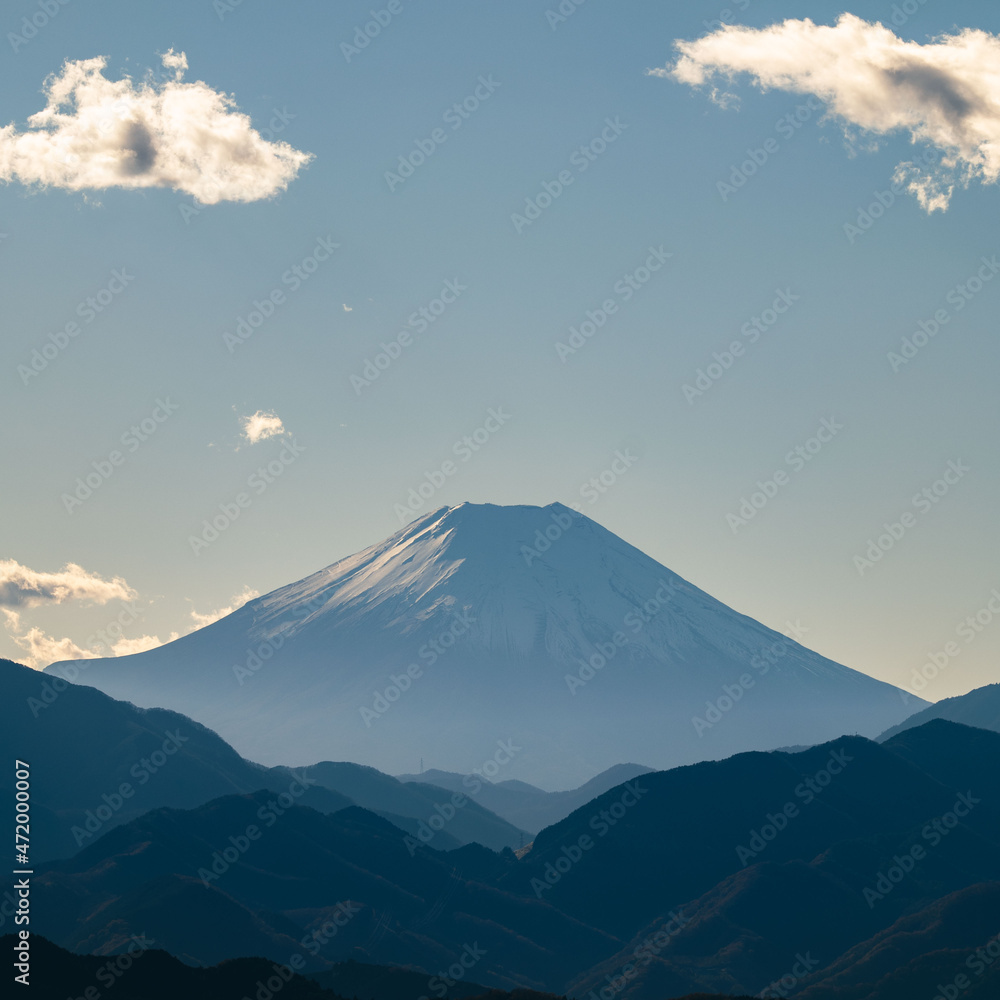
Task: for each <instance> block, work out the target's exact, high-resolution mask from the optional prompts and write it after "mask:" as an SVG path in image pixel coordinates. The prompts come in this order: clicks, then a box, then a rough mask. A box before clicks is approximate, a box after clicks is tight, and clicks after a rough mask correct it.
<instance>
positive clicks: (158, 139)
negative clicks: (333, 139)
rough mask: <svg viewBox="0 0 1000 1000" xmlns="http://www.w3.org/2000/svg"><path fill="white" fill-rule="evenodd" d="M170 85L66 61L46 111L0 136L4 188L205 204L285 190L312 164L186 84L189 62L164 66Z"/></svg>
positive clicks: (231, 106) (204, 88) (101, 63)
mask: <svg viewBox="0 0 1000 1000" xmlns="http://www.w3.org/2000/svg"><path fill="white" fill-rule="evenodd" d="M161 58H162V61H163V65H164V68H165V69H166V70H167V71H169V75H168V78H167V79H165V80H162V81H154V80H153V79H151V78H150V79H146V80H144V81H142V82H141V83H136V82H134V81H133V80H132V79H131V78H130V77H128V76H124V77H123V78H122V79H120V80H110V79H108V78H107V77H106V76H105V75H104V70H105V68H106V66H107V58H106V57H104V56H98V57H97V58H94V59H81V60H77V61H67V62H65V63H64V64H63V67H62V69H61V70H60V71H59V72H58V73H54V74H53V75H52V76H50V77H49V78H48V79H47V80H46V81H45V88H44V92H45V95H46V106H45V108H44V109H43V110H41V111H39V112H37V113H36V114H34V115H32V116H31V117H30V118H29V119H28V125H29V126H30V128H29V129H28V130H26V131H22V132H19V131H18V130H17V128H16V127H15V126H14V125H13V124H11V125H8V126H6V127H5V128H2V129H0V180H3V181H5V182H12V181H19V182H20V183H21V184H25V185H29V186H39V187H43V188H44V187H56V188H64V189H66V190H69V191H85V190H103V189H106V188H115V187H118V188H150V187H169V188H173V189H175V190H177V191H183V192H185V193H186V194H189V195H192V196H193V197H194V198H196V199H197V200H198V201H200V202H202V203H203V204H215V203H217V202H220V201H239V202H250V201H258V200H260V199H263V198H269V197H271V196H273V195H275V194H277V193H278V192H279V191H282V190H284V189H285V188H286V187H287V186H288V184H289V183H290V182H291V181H292V180H294V178H295V177H296V176H297V174H298V172H299V171H300V170H301V169H302V168H303V167H304V166H305V165H306V164H307V163H308V162H309V161H310V160H311V159H312V155H311V154H309V153H303V152H300V151H299V150H296V149H293V148H292V147H291V146H290V145H288V143H285V142H268V141H267V140H265V139H264V138H263V137H262V136H261V135H260V133H259V132H257V131H256V130H255V129H254V128H253V127H252V124H251V121H250V118H249V117H248V116H247V115H245V114H242V113H241V112H239V111H237V110H236V104H235V101H234V99H233V98H232V97H231V96H229V95H228V94H224V93H221V92H220V91H217V90H213V89H212V88H211V87H209V86H208V84H206V83H204V82H202V81H198V82H196V83H185V82H184V80H183V76H184V73H185V71H186V70H187V57H186V56H185V55H184V53H183V52H177V53H175V52H174V51H173V50H172V49H171V50H170V51H169V52H167V53H166V54H165V55H164V56H162V57H161Z"/></svg>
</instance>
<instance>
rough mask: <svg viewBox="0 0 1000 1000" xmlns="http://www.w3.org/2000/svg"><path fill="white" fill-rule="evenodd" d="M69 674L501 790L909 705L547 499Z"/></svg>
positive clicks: (261, 740) (476, 513) (286, 741)
mask: <svg viewBox="0 0 1000 1000" xmlns="http://www.w3.org/2000/svg"><path fill="white" fill-rule="evenodd" d="M77 666H78V667H79V666H82V664H79V663H78V664H77ZM58 668H59V665H58V664H53V665H52V666H51V667H49V668H48V670H49V671H53V670H58ZM80 682H81V683H84V684H90V685H93V686H95V687H98V688H100V689H101V690H104V691H106V692H107V693H108V694H110V695H112V696H113V697H116V698H124V699H128V700H130V701H133V702H136V703H137V704H141V705H158V706H164V707H169V708H172V709H175V710H177V711H182V712H185V713H187V714H189V715H191V716H193V717H194V718H196V719H198V720H199V721H201V722H203V723H205V724H206V725H208V726H210V727H212V728H213V729H215V730H216V731H217V732H219V733H220V734H221V735H222V736H223V737H224V738H225V739H227V740H229V741H230V742H231V743H233V744H234V745H235V746H236V747H237V748H238V749H239V750H240V751H241V752H242V753H244V754H246V755H247V756H250V757H252V758H254V759H258V760H262V761H264V762H267V763H276V762H279V761H280V762H283V763H290V764H305V763H309V762H312V761H315V760H320V759H334V760H337V759H342V760H353V761H357V762H360V763H365V764H370V765H372V766H375V767H378V768H380V769H381V770H386V771H390V772H392V771H396V772H399V771H406V770H414V769H415V765H416V764H417V761H418V760H419V758H421V757H423V758H425V760H426V762H427V764H428V765H429V766H432V767H437V768H441V769H443V770H452V771H460V772H463V773H465V772H468V771H471V770H473V769H474V768H476V767H481V766H483V765H484V764H485V763H486V762H488V761H490V760H494V758H495V757H496V758H497V760H498V761H499V757H498V756H497V755H499V756H502V757H504V758H505V759H504V760H503V761H502V765H501V764H500V763H497V764H495V765H493V766H494V767H501V773H499V777H498V780H503V779H507V778H514V777H517V778H521V779H524V780H527V781H532V782H535V783H537V784H541V785H543V786H545V787H552V788H563V787H571V786H573V785H574V784H579V783H581V782H583V781H585V780H587V779H589V778H590V777H592V776H593V775H594V774H595V773H597V772H599V771H601V770H604V769H605V768H607V767H610V766H612V765H614V764H616V763H619V762H621V761H623V760H642V761H644V762H647V763H649V764H650V765H651V766H653V767H661V768H663V767H668V766H673V765H675V764H679V763H688V762H691V761H695V760H700V759H704V758H707V757H721V756H726V755H728V754H731V753H735V752H738V751H741V750H746V749H770V748H771V747H773V746H777V745H781V744H789V743H814V742H817V741H821V740H825V739H830V738H833V737H835V736H837V735H840V734H841V733H843V732H852V733H853V732H860V733H862V734H864V735H870V736H874V735H875V734H877V733H879V732H881V731H882V730H884V729H885V728H887V727H888V726H890V725H894V724H895V723H897V722H899V721H901V720H902V719H903V718H905V717H906V716H908V715H910V714H912V713H913V712H914V711H916V710H919V709H920V708H921V707H923V703H921V702H920V701H919V699H915V698H913V697H912V696H908V695H907V696H905V697H904V696H903V693H902V692H900V691H899V690H898V689H896V688H893V687H892V686H890V685H887V684H884V683H882V682H879V681H876V680H874V679H873V678H871V677H868V676H866V675H864V674H861V673H858V672H857V671H854V670H851V669H849V668H847V667H845V666H842V665H840V664H838V663H834V662H833V661H831V660H828V659H826V658H824V657H822V656H819V655H818V654H816V653H813V652H811V651H810V650H807V649H805V648H804V647H802V646H800V645H798V644H797V643H795V642H793V641H792V640H790V639H787V638H785V637H784V636H781V635H779V634H778V633H776V632H774V631H772V630H770V629H768V628H766V627H765V626H763V625H761V624H760V623H759V622H756V621H754V620H753V619H751V618H747V617H746V616H744V615H741V614H738V613H737V612H735V611H733V610H732V609H730V608H728V607H726V606H725V605H724V604H721V603H720V602H719V601H716V600H715V599H713V598H712V597H710V596H709V595H708V594H706V593H704V592H703V591H701V590H699V589H698V588H697V587H694V586H692V585H691V584H690V583H688V582H686V581H684V580H682V579H681V578H679V577H677V576H676V575H675V574H673V573H671V572H670V571H669V570H668V569H666V568H665V567H664V566H661V565H660V564H659V563H657V562H656V561H655V560H653V559H651V558H649V557H648V556H646V555H644V554H643V553H642V552H640V551H639V550H638V549H636V548H634V547H633V546H631V545H629V544H628V543H626V542H624V541H623V540H622V539H620V538H619V537H618V536H616V535H614V534H612V533H611V532H609V531H607V530H606V529H604V528H602V527H601V526H600V525H599V524H597V523H596V522H594V521H592V520H590V519H589V518H587V517H585V516H583V515H578V514H576V513H575V512H574V511H572V510H570V509H569V508H567V507H564V506H563V505H561V504H551V505H550V506H548V507H544V508H543V507H528V506H512V507H501V506H496V505H493V504H482V505H477V504H469V503H465V504H461V505H459V506H457V507H453V508H442V509H439V510H436V511H433V512H431V513H429V514H427V515H425V516H423V517H421V518H418V519H417V520H416V521H414V522H412V523H411V524H409V525H407V526H406V527H405V528H403V529H402V530H401V531H399V532H397V533H396V534H395V535H393V536H391V537H390V538H388V539H386V540H385V541H384V542H381V543H379V544H377V545H374V546H371V547H370V548H368V549H365V550H363V551H362V552H359V553H357V554H355V555H353V556H350V557H348V558H346V559H343V560H341V561H340V562H338V563H336V564H334V565H332V566H329V567H327V568H326V569H323V570H320V571H319V572H318V573H314V574H313V575H312V576H309V577H306V578H305V579H303V580H300V581H299V582H297V583H293V584H290V585H289V586H287V587H282V588H280V589H279V590H276V591H273V592H272V593H270V594H266V595H264V596H263V597H259V598H257V599H256V600H253V601H251V602H249V603H248V604H246V605H244V606H243V607H242V608H240V609H239V610H238V611H236V612H234V613H233V614H231V615H229V616H227V617H226V618H223V619H221V620H220V621H218V622H215V623H213V624H212V625H209V626H207V627H206V628H203V629H200V630H199V631H197V632H194V633H191V634H190V635H187V636H184V637H183V638H181V639H178V640H176V641H174V642H171V643H168V644H166V645H164V646H161V647H159V648H157V649H153V650H148V651H146V652H143V653H137V654H134V655H132V656H124V657H118V658H116V659H103V660H92V661H88V662H87V665H86V669H85V670H84V671H82V672H81V675H80ZM498 743H500V744H505V745H506V747H507V749H506V750H505V751H504V750H497V745H498Z"/></svg>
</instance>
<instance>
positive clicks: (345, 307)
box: [342, 302, 354, 313]
mask: <svg viewBox="0 0 1000 1000" xmlns="http://www.w3.org/2000/svg"><path fill="white" fill-rule="evenodd" d="M342 304H343V306H344V312H345V313H350V312H354V306H349V305H348V304H347V303H346V302H344V303H342Z"/></svg>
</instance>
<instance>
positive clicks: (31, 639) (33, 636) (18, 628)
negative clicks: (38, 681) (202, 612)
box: [0, 608, 180, 669]
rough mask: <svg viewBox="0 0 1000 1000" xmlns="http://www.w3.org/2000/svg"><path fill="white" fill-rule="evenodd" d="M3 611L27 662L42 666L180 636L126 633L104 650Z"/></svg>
mask: <svg viewBox="0 0 1000 1000" xmlns="http://www.w3.org/2000/svg"><path fill="white" fill-rule="evenodd" d="M0 611H2V612H3V615H4V619H5V624H6V628H7V633H8V634H9V635H10V638H11V639H12V640H13V642H14V643H15V645H17V646H18V648H19V649H21V650H23V651H24V654H25V655H23V656H21V657H20V660H21V662H23V663H24V665H25V666H28V667H34V668H35V669H40V668H42V667H47V666H48V665H49V664H50V663H55V662H56V661H57V660H93V659H96V658H97V657H99V656H107V655H109V653H110V655H111V656H126V655H128V654H129V653H141V652H142V651H143V650H146V649H153V648H155V647H156V646H162V645H163V643H164V642H170V641H172V640H173V639H177V638H179V637H180V633H179V632H172V633H171V634H170V637H169V639H166V640H164V639H161V638H160V637H159V636H157V635H140V636H134V637H132V638H126V637H125V636H122V637H121V638H119V639H117V640H116V641H115V642H114V643H113V644H112V645H111V646H110V647H104V648H102V649H100V650H97V649H85V648H84V647H83V646H79V645H77V643H76V642H74V641H73V640H72V639H70V638H69V637H66V636H64V637H63V638H62V639H57V638H56V637H55V636H52V635H47V634H46V633H45V632H44V631H43V630H42V629H40V628H39V627H38V626H37V625H32V626H31V627H27V626H25V625H24V624H23V623H22V621H21V615H20V614H19V613H18V612H16V611H12V610H11V609H10V608H0Z"/></svg>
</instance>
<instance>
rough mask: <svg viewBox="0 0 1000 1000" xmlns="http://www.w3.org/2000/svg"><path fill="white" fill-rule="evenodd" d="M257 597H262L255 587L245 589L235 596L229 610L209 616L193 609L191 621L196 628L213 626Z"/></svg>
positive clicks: (223, 609)
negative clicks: (213, 623)
mask: <svg viewBox="0 0 1000 1000" xmlns="http://www.w3.org/2000/svg"><path fill="white" fill-rule="evenodd" d="M255 597H260V591H259V590H254V589H253V587H244V588H243V590H242V591H241V592H240V593H239V594H235V595H233V597H232V599H231V600H230V602H229V607H228V608H219V609H218V610H216V611H209V612H208V614H207V615H203V614H200V613H199V612H197V611H195V609H194V608H192V609H191V619H192V621H193V622H194V627H195V628H204V627H205V626H206V625H211V624H212V622H217V621H218V620H219V619H220V618H225V617H226V615H231V614H232V613H233V612H234V611H239V609H240V608H242V607H243V605H244V604H246V603H247V601H252V600H253V599H254V598H255Z"/></svg>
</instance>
